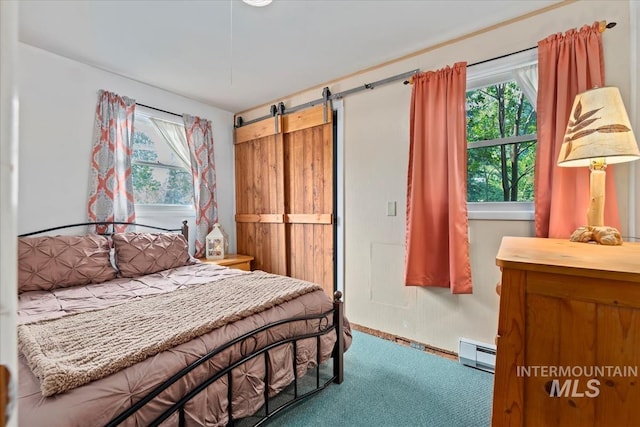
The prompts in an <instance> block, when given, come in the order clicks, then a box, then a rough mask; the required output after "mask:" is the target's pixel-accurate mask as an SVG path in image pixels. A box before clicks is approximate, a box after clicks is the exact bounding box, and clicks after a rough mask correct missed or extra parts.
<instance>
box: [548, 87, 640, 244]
mask: <svg viewBox="0 0 640 427" xmlns="http://www.w3.org/2000/svg"><path fill="white" fill-rule="evenodd" d="M638 158H640V152H639V151H638V144H637V142H636V139H635V137H634V135H633V131H632V130H631V123H629V116H628V115H627V111H626V110H625V108H624V104H623V103H622V97H621V96H620V91H619V90H618V88H616V87H610V86H606V87H598V88H594V89H591V90H588V91H586V92H582V93H579V94H578V95H577V96H576V99H575V100H574V101H573V108H572V109H571V115H570V116H569V123H568V124H567V130H566V131H565V136H564V141H563V143H562V146H561V147H560V154H559V156H558V166H569V167H576V166H588V167H589V170H590V171H591V174H590V178H589V192H590V202H589V209H588V210H587V225H586V226H584V227H580V228H578V229H577V230H576V231H574V232H573V234H572V235H571V237H570V240H571V241H573V242H592V241H593V242H597V243H600V244H603V245H621V244H622V237H621V235H620V232H619V231H618V230H616V229H615V228H613V227H607V226H605V225H604V199H605V197H604V196H605V194H604V193H605V174H606V172H605V169H606V168H607V164H612V163H622V162H630V161H632V160H637V159H638Z"/></svg>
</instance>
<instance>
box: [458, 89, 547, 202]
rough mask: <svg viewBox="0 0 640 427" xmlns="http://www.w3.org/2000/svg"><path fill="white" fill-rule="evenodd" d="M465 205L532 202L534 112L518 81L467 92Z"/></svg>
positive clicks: (534, 135) (534, 138)
mask: <svg viewBox="0 0 640 427" xmlns="http://www.w3.org/2000/svg"><path fill="white" fill-rule="evenodd" d="M467 140H468V150H467V166H468V178H467V179H468V181H467V200H468V201H469V202H505V201H508V202H515V201H525V202H526V201H533V197H534V194H533V176H534V166H535V150H536V145H535V144H536V112H535V109H534V108H533V106H532V105H531V103H530V102H529V100H528V99H527V98H526V96H525V95H524V93H523V92H522V90H521V89H520V87H519V86H518V84H517V83H516V81H515V80H511V81H507V82H501V83H497V84H493V85H490V86H486V87H482V88H479V89H475V90H471V91H468V92H467Z"/></svg>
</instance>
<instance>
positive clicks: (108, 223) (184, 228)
mask: <svg viewBox="0 0 640 427" xmlns="http://www.w3.org/2000/svg"><path fill="white" fill-rule="evenodd" d="M90 225H103V226H104V225H106V226H111V227H112V228H111V230H112V231H111V232H108V233H101V234H104V235H111V234H113V226H114V225H133V226H135V227H144V228H148V229H150V230H158V231H167V232H177V231H179V232H180V233H182V235H183V236H184V238H185V240H186V241H187V242H188V241H189V226H188V225H187V221H186V220H184V221H182V226H181V227H180V228H163V227H156V226H154V225H146V224H137V223H135V222H121V221H99V222H79V223H76V224H67V225H61V226H58V227H51V228H45V229H43V230H38V231H32V232H30V233H24V234H20V235H18V237H27V236H33V235H36V234H43V233H48V232H50V231H57V230H65V229H68V228H74V227H87V226H90Z"/></svg>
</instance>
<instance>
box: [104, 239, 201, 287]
mask: <svg viewBox="0 0 640 427" xmlns="http://www.w3.org/2000/svg"><path fill="white" fill-rule="evenodd" d="M112 239H113V245H114V247H115V250H116V266H117V267H118V270H119V271H120V276H121V277H137V276H143V275H145V274H152V273H156V272H158V271H162V270H167V269H169V268H175V267H182V266H183V265H188V264H191V257H190V256H189V245H188V243H187V241H186V239H185V238H184V236H183V235H182V234H176V233H159V234H156V233H115V234H114V235H113V236H112Z"/></svg>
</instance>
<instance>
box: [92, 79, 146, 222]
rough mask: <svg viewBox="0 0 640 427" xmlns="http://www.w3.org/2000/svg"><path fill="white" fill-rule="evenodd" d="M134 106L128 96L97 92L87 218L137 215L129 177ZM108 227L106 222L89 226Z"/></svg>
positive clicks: (127, 219) (131, 218)
mask: <svg viewBox="0 0 640 427" xmlns="http://www.w3.org/2000/svg"><path fill="white" fill-rule="evenodd" d="M135 106H136V104H135V101H134V100H133V99H131V98H127V97H121V96H118V95H116V94H115V93H111V92H107V91H104V90H101V91H99V92H98V105H97V106H96V116H95V123H94V129H93V149H92V150H91V176H90V182H89V202H88V204H87V214H88V218H89V221H92V222H95V221H120V222H134V221H135V219H136V215H135V209H134V200H133V181H132V177H131V153H132V145H133V117H134V110H135ZM126 230H129V227H127V226H123V225H120V226H115V227H114V231H120V232H121V231H126ZM108 231H109V230H108V226H98V227H90V230H89V232H94V233H95V232H97V233H106V232H108Z"/></svg>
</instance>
